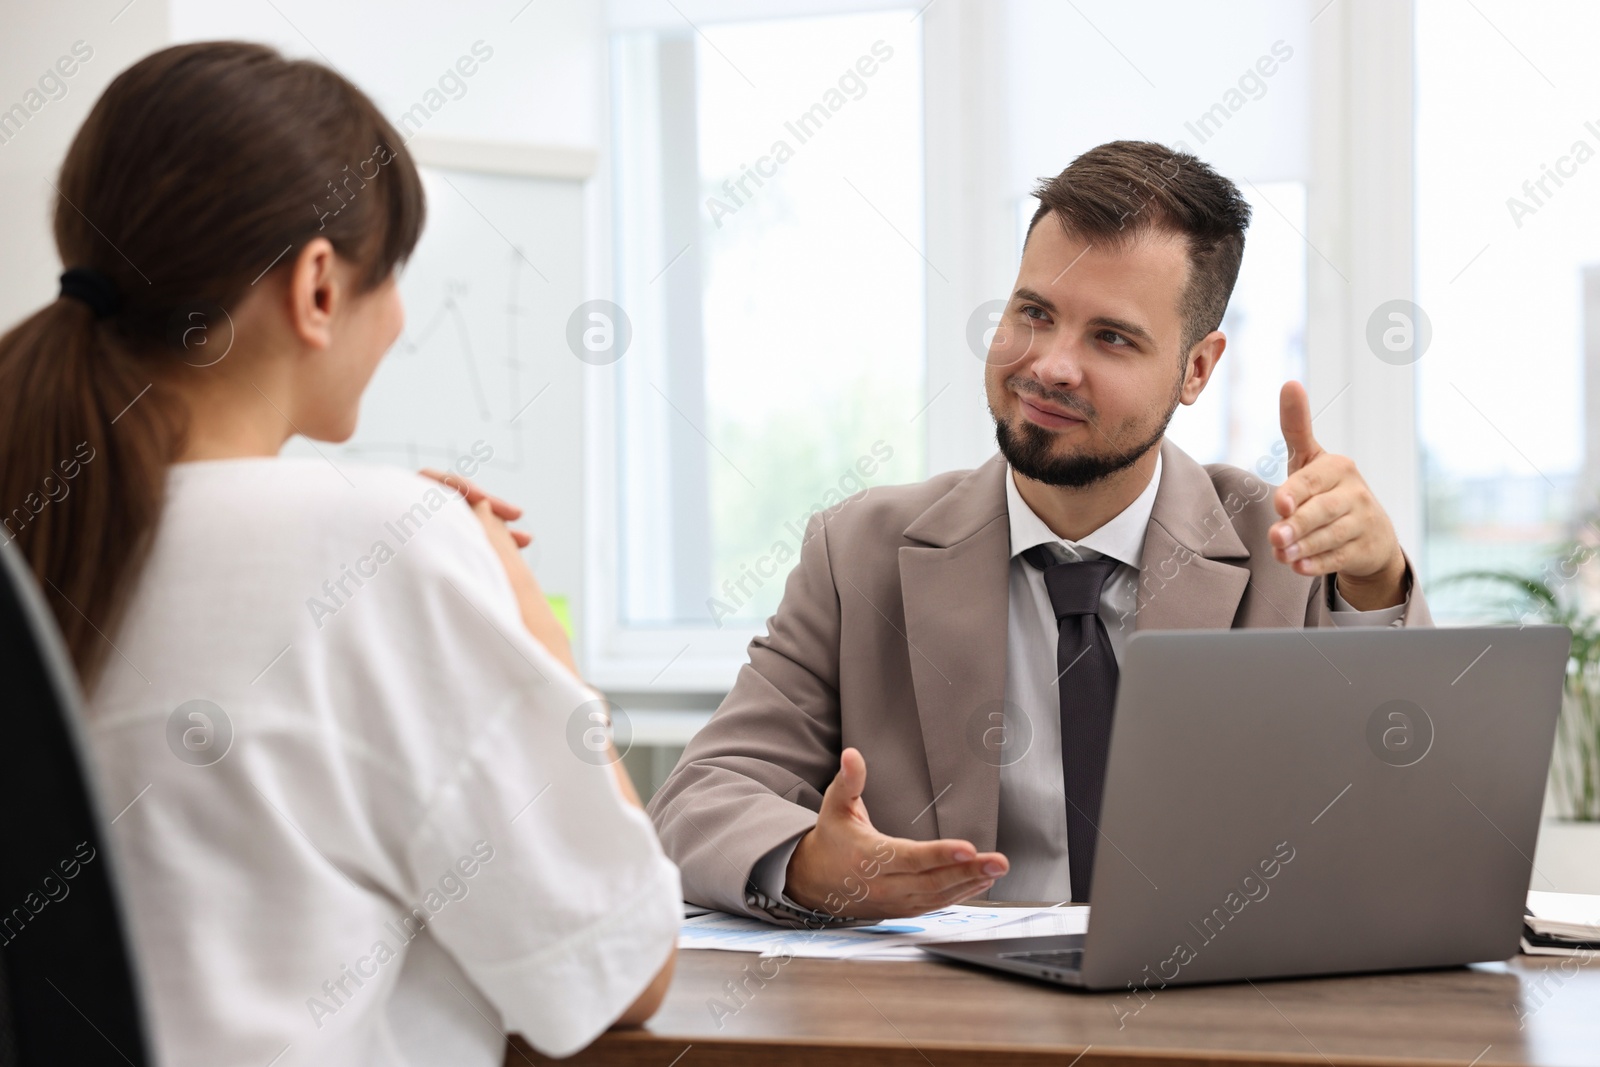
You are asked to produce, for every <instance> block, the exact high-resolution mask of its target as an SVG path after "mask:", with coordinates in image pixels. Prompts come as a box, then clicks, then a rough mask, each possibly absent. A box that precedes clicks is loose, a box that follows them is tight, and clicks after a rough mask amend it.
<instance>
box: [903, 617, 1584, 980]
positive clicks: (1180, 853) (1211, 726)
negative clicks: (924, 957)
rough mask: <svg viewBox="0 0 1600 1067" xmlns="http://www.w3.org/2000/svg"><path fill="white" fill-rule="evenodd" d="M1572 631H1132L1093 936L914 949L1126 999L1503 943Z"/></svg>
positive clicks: (1528, 849)
mask: <svg viewBox="0 0 1600 1067" xmlns="http://www.w3.org/2000/svg"><path fill="white" fill-rule="evenodd" d="M1569 641H1570V635H1569V633H1568V631H1567V629H1566V628H1565V627H1562V626H1527V627H1522V628H1520V629H1519V628H1516V627H1493V628H1476V627H1475V628H1460V629H1416V630H1412V629H1347V630H1331V629H1322V630H1231V631H1229V630H1206V631H1146V632H1142V633H1136V634H1134V635H1133V636H1132V637H1131V638H1130V640H1129V642H1128V645H1127V648H1126V652H1125V657H1124V660H1123V663H1122V669H1121V683H1120V686H1119V689H1118V692H1117V706H1116V716H1115V721H1114V726H1113V729H1112V736H1111V750H1110V755H1109V759H1108V763H1107V766H1106V790H1105V798H1104V801H1103V802H1102V805H1101V809H1100V810H1101V823H1100V831H1101V833H1100V841H1099V845H1098V847H1097V848H1096V851H1095V869H1094V879H1093V883H1092V887H1091V889H1090V901H1091V903H1092V904H1093V911H1092V912H1091V913H1090V916H1091V917H1090V923H1089V932H1088V933H1087V934H1085V935H1076V936H1062V937H1035V938H1013V939H1008V940H999V941H980V942H968V943H946V944H942V945H925V946H923V947H924V948H926V949H927V950H928V951H929V952H932V953H934V954H935V955H937V956H940V957H943V958H945V959H949V960H955V961H959V962H962V963H968V964H975V965H978V966H982V967H988V968H993V969H997V970H1002V971H1010V972H1014V973H1016V974H1022V975H1028V976H1031V977H1034V978H1042V979H1045V980H1047V981H1051V982H1056V983H1059V984H1062V985H1068V986H1076V987H1081V988H1083V989H1128V988H1130V987H1131V988H1133V989H1134V990H1136V991H1138V992H1140V995H1143V991H1144V990H1146V989H1149V990H1155V989H1159V988H1162V987H1164V986H1168V985H1186V984H1192V983H1197V982H1221V981H1231V980H1239V979H1245V978H1280V977H1289V976H1295V975H1319V974H1341V973H1351V972H1362V971H1389V970H1407V969H1415V968H1427V967H1447V966H1455V965H1459V964H1464V963H1471V962H1475V961H1482V960H1501V959H1506V958H1507V957H1509V956H1512V955H1514V954H1515V953H1516V951H1517V947H1518V937H1519V935H1520V932H1521V929H1522V917H1523V906H1524V903H1525V898H1526V894H1527V891H1528V884H1529V878H1530V874H1531V868H1532V864H1533V860H1532V856H1533V850H1534V843H1535V841H1536V839H1537V837H1538V830H1539V814H1540V808H1541V805H1542V802H1543V798H1544V787H1545V776H1546V774H1547V773H1548V770H1549V761H1550V751H1551V744H1552V741H1553V737H1554V734H1555V727H1556V717H1557V714H1558V712H1559V711H1560V707H1561V690H1562V678H1563V675H1564V672H1565V670H1566V662H1567V652H1568V643H1569Z"/></svg>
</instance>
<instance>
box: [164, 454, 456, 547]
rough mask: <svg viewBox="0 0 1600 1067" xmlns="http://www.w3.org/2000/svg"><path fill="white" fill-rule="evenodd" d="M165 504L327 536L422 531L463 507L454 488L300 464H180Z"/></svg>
mask: <svg viewBox="0 0 1600 1067" xmlns="http://www.w3.org/2000/svg"><path fill="white" fill-rule="evenodd" d="M167 497H168V503H169V504H170V505H171V506H172V507H173V508H174V509H176V510H179V511H182V512H190V511H195V512H202V513H207V514H212V515H218V516H223V515H227V516H232V517H234V518H243V519H248V520H250V521H254V522H260V523H265V524H268V525H273V526H277V525H288V526H298V525H310V526H313V527H316V528H319V529H322V530H327V529H328V528H329V527H330V526H342V525H346V524H354V525H358V526H359V525H370V524H371V523H373V522H377V523H379V524H382V523H387V522H400V521H402V520H405V521H407V522H408V523H416V522H420V521H422V517H423V515H424V514H427V515H430V516H431V515H435V514H438V513H439V512H441V511H444V510H446V509H447V507H448V505H449V504H450V503H451V501H452V500H460V494H458V493H456V492H455V491H454V490H452V489H450V488H449V487H447V486H444V485H440V484H439V483H438V482H436V481H434V480H433V479H432V478H428V477H425V476H423V475H421V474H418V473H416V472H414V471H410V470H406V469H404V468H402V467H395V466H389V465H386V464H379V463H352V462H349V461H347V460H339V461H337V462H335V461H333V460H331V459H326V458H315V457H300V456H287V457H280V456H274V457H251V458H247V459H221V460H200V461H196V462H189V463H175V464H173V465H172V466H171V467H170V468H168V480H167Z"/></svg>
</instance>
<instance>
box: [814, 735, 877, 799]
mask: <svg viewBox="0 0 1600 1067" xmlns="http://www.w3.org/2000/svg"><path fill="white" fill-rule="evenodd" d="M866 787H867V761H866V760H865V759H864V758H862V755H861V753H860V752H858V751H856V750H855V749H853V748H847V749H845V750H844V751H843V752H842V753H840V754H839V773H838V774H836V775H834V776H833V781H832V782H830V783H829V784H828V791H827V792H826V793H824V794H823V796H822V806H823V807H824V808H827V807H838V808H844V807H848V806H849V805H850V804H851V802H853V801H855V800H859V799H860V797H861V791H862V790H864V789H865V788H866Z"/></svg>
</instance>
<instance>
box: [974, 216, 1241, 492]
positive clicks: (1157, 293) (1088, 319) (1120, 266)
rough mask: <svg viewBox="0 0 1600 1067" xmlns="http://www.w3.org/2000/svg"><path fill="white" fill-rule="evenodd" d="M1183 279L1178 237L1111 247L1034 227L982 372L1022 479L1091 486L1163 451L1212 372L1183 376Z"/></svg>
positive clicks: (1157, 234) (1048, 223)
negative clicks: (1177, 416)
mask: <svg viewBox="0 0 1600 1067" xmlns="http://www.w3.org/2000/svg"><path fill="white" fill-rule="evenodd" d="M1188 275H1189V260H1188V252H1187V248H1186V246H1185V242H1184V239H1183V238H1182V237H1181V236H1180V235H1178V234H1174V233H1169V232H1164V231H1161V230H1149V231H1146V232H1145V233H1144V234H1143V235H1141V236H1139V237H1136V238H1134V239H1133V240H1132V241H1130V242H1128V243H1127V244H1126V246H1125V247H1122V248H1120V249H1112V248H1109V247H1104V246H1100V245H1095V244H1093V243H1091V242H1087V241H1084V240H1083V239H1081V238H1077V237H1073V236H1071V235H1069V234H1068V233H1067V232H1066V231H1065V230H1063V229H1062V227H1061V225H1060V223H1059V222H1058V221H1057V220H1056V218H1055V217H1054V216H1046V217H1045V218H1043V219H1040V220H1039V224H1038V225H1037V226H1035V227H1034V230H1033V234H1032V236H1031V237H1029V239H1028V245H1027V249H1026V250H1025V251H1024V252H1023V255H1022V266H1021V269H1020V270H1019V271H1018V273H1017V284H1016V286H1015V288H1014V289H1013V292H1012V295H1011V299H1010V302H1009V303H1008V304H1007V306H1006V310H1005V312H1004V314H1003V315H1002V318H1001V321H1000V324H999V328H998V329H997V330H996V331H995V335H994V340H993V342H992V343H991V344H990V346H989V356H988V361H987V363H988V365H987V367H986V369H985V373H984V384H985V388H986V391H987V393H988V397H989V411H990V414H992V415H993V416H994V420H995V428H996V436H997V438H998V439H999V443H1000V449H1001V451H1002V452H1003V453H1004V454H1005V456H1006V459H1007V460H1008V461H1010V463H1011V465H1012V466H1013V467H1015V468H1016V469H1017V470H1018V471H1019V472H1020V473H1021V474H1023V475H1024V476H1026V477H1029V478H1033V479H1035V480H1037V481H1041V482H1045V483H1047V484H1051V485H1062V486H1083V485H1089V484H1092V483H1094V482H1096V481H1099V480H1100V479H1102V478H1105V477H1107V476H1108V475H1111V474H1114V473H1116V472H1117V471H1119V470H1122V469H1124V468H1126V467H1128V466H1130V465H1132V464H1133V463H1134V462H1135V461H1136V460H1137V459H1138V458H1139V457H1140V456H1142V455H1144V454H1146V453H1147V452H1148V451H1149V450H1150V449H1151V448H1152V447H1154V446H1155V445H1157V444H1159V443H1160V440H1161V436H1162V434H1164V433H1165V432H1166V427H1167V422H1168V420H1169V419H1171V417H1172V413H1173V411H1175V410H1176V409H1177V405H1178V403H1179V401H1180V400H1181V401H1182V402H1184V403H1190V404H1192V403H1193V402H1194V400H1195V398H1196V397H1198V396H1199V393H1200V389H1201V388H1203V386H1204V384H1205V379H1206V376H1207V375H1208V373H1209V370H1210V364H1212V363H1214V359H1213V360H1197V361H1196V362H1197V363H1198V364H1199V367H1198V381H1195V380H1194V379H1195V377H1196V368H1193V367H1188V368H1186V366H1185V364H1186V362H1188V361H1186V360H1185V359H1184V353H1183V352H1182V351H1181V348H1180V346H1181V344H1182V338H1183V328H1184V320H1183V316H1182V314H1181V313H1180V311H1179V301H1180V299H1181V297H1182V295H1183V290H1184V285H1185V283H1186V282H1187V281H1188ZM1211 336H1212V337H1217V338H1220V335H1216V334H1213V335H1211ZM1217 351H1218V354H1220V351H1221V350H1220V348H1218V349H1217ZM1186 370H1187V371H1188V373H1187V374H1186V373H1185V372H1186Z"/></svg>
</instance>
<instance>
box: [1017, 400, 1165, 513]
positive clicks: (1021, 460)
mask: <svg viewBox="0 0 1600 1067" xmlns="http://www.w3.org/2000/svg"><path fill="white" fill-rule="evenodd" d="M1008 386H1009V383H1008ZM1182 388H1183V379H1182V378H1179V380H1178V388H1177V389H1175V390H1173V395H1172V401H1171V404H1170V405H1169V406H1168V408H1167V413H1166V415H1165V416H1164V417H1163V418H1162V419H1161V423H1160V425H1159V426H1157V427H1156V430H1155V432H1154V433H1152V434H1151V435H1150V436H1149V438H1147V439H1146V440H1144V441H1143V442H1141V443H1140V444H1138V445H1136V446H1134V447H1133V448H1129V449H1125V450H1119V451H1115V452H1110V453H1101V454H1093V453H1089V454H1079V455H1073V456H1056V455H1053V454H1052V449H1053V448H1054V447H1055V444H1056V437H1057V435H1056V434H1053V433H1051V432H1050V431H1049V430H1046V429H1045V428H1044V427H1042V426H1036V425H1034V424H1033V423H1031V422H1029V421H1027V419H1026V418H1025V417H1023V416H1019V417H1018V418H1017V420H1016V425H1014V426H1013V425H1010V424H1008V423H1007V422H1005V420H1003V419H1001V418H999V417H996V418H995V420H994V436H995V440H996V442H998V443H999V445H1000V453H1001V454H1002V455H1004V456H1005V457H1006V462H1007V463H1010V464H1011V466H1012V467H1013V468H1014V469H1015V470H1016V471H1017V472H1018V473H1020V474H1021V475H1022V476H1023V477H1025V478H1031V479H1033V480H1034V481H1036V482H1043V483H1044V484H1045V485H1054V486H1058V487H1060V488H1062V489H1082V488H1084V487H1085V486H1089V485H1093V484H1095V483H1096V482H1099V481H1102V480H1104V479H1106V478H1109V477H1111V476H1112V475H1113V474H1116V473H1118V472H1119V471H1124V470H1127V469H1128V468H1129V467H1131V466H1133V465H1134V464H1135V463H1137V462H1138V461H1139V458H1140V457H1141V456H1143V455H1145V454H1146V453H1147V452H1149V451H1150V450H1151V449H1152V448H1154V447H1156V446H1157V445H1158V444H1160V443H1161V438H1162V437H1163V436H1164V435H1165V434H1166V432H1167V424H1168V423H1169V422H1171V421H1172V413H1173V412H1175V411H1177V410H1178V397H1179V395H1180V394H1181V392H1182ZM1049 398H1050V399H1051V400H1053V401H1055V402H1056V403H1059V404H1061V405H1062V406H1064V407H1070V408H1071V409H1072V410H1073V411H1076V412H1078V413H1079V414H1083V415H1085V418H1087V417H1088V416H1087V413H1085V412H1084V411H1083V409H1082V406H1081V404H1079V403H1076V402H1073V401H1071V400H1069V399H1067V398H1064V397H1061V396H1059V395H1051V396H1050V397H1049ZM1087 425H1088V426H1089V428H1090V429H1091V430H1094V431H1095V432H1096V433H1099V432H1100V431H1099V428H1098V425H1097V424H1096V423H1094V422H1089V423H1087Z"/></svg>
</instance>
